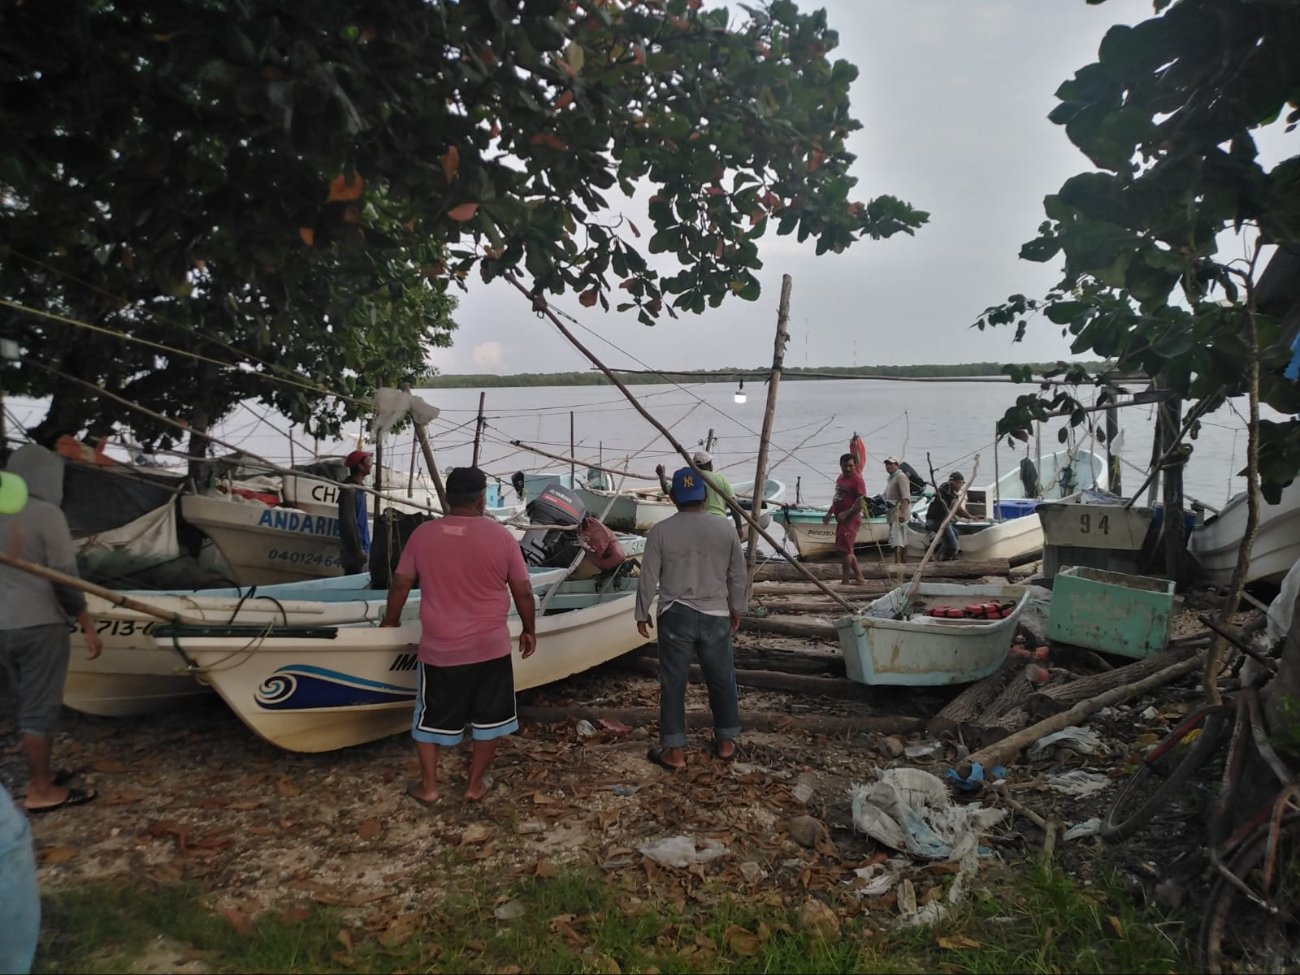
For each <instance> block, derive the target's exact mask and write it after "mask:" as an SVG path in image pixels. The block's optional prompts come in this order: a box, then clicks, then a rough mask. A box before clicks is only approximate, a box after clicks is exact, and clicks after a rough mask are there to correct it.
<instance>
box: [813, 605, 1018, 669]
mask: <svg viewBox="0 0 1300 975" xmlns="http://www.w3.org/2000/svg"><path fill="white" fill-rule="evenodd" d="M910 589H911V586H910V585H908V586H899V587H898V588H897V589H894V590H892V591H891V592H889V593H886V594H885V595H884V596H881V597H880V598H879V599H877V600H875V601H874V602H873V603H871V605H869V606H868V607H867V608H866V609H864V610H862V611H860V612H858V613H856V614H855V615H853V616H845V617H842V618H841V619H839V620H837V621H836V623H835V629H836V630H837V631H838V633H839V638H840V649H841V650H842V651H843V653H844V667H845V671H846V672H847V674H848V676H849V679H850V680H855V681H857V682H858V683H860V684H868V685H872V686H876V685H881V684H890V685H898V686H902V687H934V686H944V685H948V684H966V683H970V682H972V681H977V680H980V679H981V678H984V677H987V676H988V675H989V674H991V673H993V671H995V670H997V669H998V667H1000V666H1001V665H1002V661H1004V660H1005V659H1006V658H1007V654H1008V652H1009V651H1010V650H1011V641H1012V639H1013V638H1014V637H1015V635H1016V622H1017V620H1018V618H1019V616H1020V613H1021V611H1022V610H1023V609H1024V606H1025V602H1026V601H1027V600H1028V599H1029V590H1028V589H1027V588H1026V587H1025V586H1016V585H974V586H966V585H945V584H940V583H922V584H921V585H920V586H919V587H917V589H916V591H915V592H914V593H912V595H911V598H910V600H909V597H908V593H909V590H910ZM990 605H991V606H996V607H999V610H998V613H997V615H996V617H995V618H973V617H972V616H970V615H967V614H968V613H970V612H971V611H972V609H973V607H977V606H990ZM932 612H940V613H943V614H945V615H941V616H935V615H930V614H931V613H932ZM1003 613H1005V615H1003ZM947 614H951V615H947Z"/></svg>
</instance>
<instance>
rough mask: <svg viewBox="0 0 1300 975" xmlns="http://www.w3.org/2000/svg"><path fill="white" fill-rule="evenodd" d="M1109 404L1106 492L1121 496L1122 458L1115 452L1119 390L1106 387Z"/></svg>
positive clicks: (1107, 417) (1107, 409) (1107, 414)
mask: <svg viewBox="0 0 1300 975" xmlns="http://www.w3.org/2000/svg"><path fill="white" fill-rule="evenodd" d="M1106 396H1107V398H1108V399H1109V403H1108V404H1107V406H1106V490H1107V491H1109V492H1110V493H1111V494H1115V495H1121V494H1123V493H1124V489H1123V488H1122V487H1121V486H1120V485H1121V481H1122V477H1121V476H1120V456H1119V454H1117V453H1116V452H1115V438H1116V437H1118V436H1119V416H1118V413H1119V403H1118V400H1119V390H1118V389H1116V388H1115V387H1114V386H1107V387H1106Z"/></svg>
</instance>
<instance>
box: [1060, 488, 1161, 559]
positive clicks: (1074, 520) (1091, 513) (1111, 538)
mask: <svg viewBox="0 0 1300 975" xmlns="http://www.w3.org/2000/svg"><path fill="white" fill-rule="evenodd" d="M1156 515H1157V512H1156V510H1155V509H1152V508H1148V507H1147V506H1146V505H1139V504H1129V503H1128V499H1126V498H1121V497H1117V496H1116V495H1113V494H1108V493H1106V492H1104V491H1092V490H1089V491H1078V492H1076V493H1074V494H1071V495H1070V496H1069V497H1065V498H1062V499H1061V500H1059V501H1044V502H1042V503H1041V504H1039V505H1038V520H1039V522H1040V523H1041V524H1042V526H1043V574H1044V575H1045V576H1047V577H1048V578H1051V577H1052V576H1055V575H1056V573H1057V572H1059V571H1060V570H1061V569H1063V568H1066V567H1067V566H1071V565H1073V566H1083V567H1085V568H1093V569H1107V570H1109V571H1111V572H1126V573H1136V572H1138V571H1139V569H1141V568H1143V565H1142V563H1143V561H1144V553H1143V547H1144V546H1145V545H1146V543H1147V536H1148V534H1149V533H1150V531H1151V524H1152V522H1153V521H1154V520H1155V519H1156Z"/></svg>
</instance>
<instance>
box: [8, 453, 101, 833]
mask: <svg viewBox="0 0 1300 975" xmlns="http://www.w3.org/2000/svg"><path fill="white" fill-rule="evenodd" d="M5 471H6V474H16V475H18V476H19V477H21V478H22V479H23V480H24V481H25V482H26V484H27V492H28V499H27V503H26V505H25V506H24V507H23V508H22V510H21V511H19V512H17V513H15V514H0V550H3V551H4V552H5V553H6V554H8V555H13V556H17V557H18V558H21V559H24V560H26V561H28V562H33V563H35V564H37V565H42V566H45V567H46V568H49V569H57V570H58V571H60V572H63V573H64V574H66V575H72V576H75V575H76V574H77V555H76V550H75V549H74V548H73V544H72V533H71V532H70V531H69V530H68V520H67V519H66V518H65V517H64V516H63V511H62V509H61V508H60V507H59V505H60V503H61V502H62V500H63V461H61V460H59V458H58V457H56V456H55V455H54V454H52V453H50V451H48V450H46V449H45V448H44V447H39V446H37V445H36V444H27V445H26V446H23V447H20V448H18V450H16V451H14V454H13V456H12V457H10V458H9V463H8V464H7V465H6V467H5ZM0 591H3V592H4V598H3V599H0V665H2V666H4V667H5V669H6V670H7V671H8V673H9V681H10V684H11V685H12V686H13V687H14V689H15V690H17V692H18V700H19V713H18V725H19V731H20V732H21V733H22V748H23V757H24V758H26V760H27V771H28V779H27V799H26V802H25V803H24V806H25V808H26V810H27V812H29V813H37V812H47V811H49V810H52V809H59V808H62V807H64V806H77V805H81V804H82V803H86V802H89V801H90V800H91V799H94V798H95V793H94V792H93V791H91V790H88V789H79V788H76V787H75V786H74V787H70V786H68V785H67V783H66V780H65V777H64V776H65V775H66V773H65V774H64V775H60V774H58V773H56V772H55V771H54V769H53V766H52V764H51V761H50V757H51V740H52V738H53V736H54V730H55V725H56V723H57V720H58V716H59V708H60V707H61V706H62V704H63V680H64V677H65V676H66V675H67V672H68V656H69V653H70V652H71V646H70V640H69V634H68V620H69V619H75V620H76V621H77V623H78V624H79V625H80V626H81V629H82V630H83V631H84V632H85V638H86V649H87V651H88V653H89V655H90V659H91V660H94V659H95V658H96V657H98V656H99V652H100V649H101V644H100V640H99V634H98V633H96V632H95V626H94V622H93V621H92V620H91V618H90V614H89V613H88V612H87V611H86V597H85V596H83V595H82V594H81V592H80V591H79V590H77V589H72V588H70V587H67V586H60V585H56V584H55V583H53V582H51V581H50V580H48V579H46V578H43V577H42V576H37V575H33V574H32V573H30V572H24V571H23V570H22V569H16V568H13V567H12V566H8V565H0ZM56 779H58V781H56Z"/></svg>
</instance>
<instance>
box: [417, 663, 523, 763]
mask: <svg viewBox="0 0 1300 975" xmlns="http://www.w3.org/2000/svg"><path fill="white" fill-rule="evenodd" d="M466 725H469V727H470V734H471V737H473V739H474V740H475V741H491V740H492V739H494V738H502V737H504V736H506V735H510V734H514V733H515V732H516V731H518V730H519V718H518V716H517V715H516V714H515V672H514V666H513V665H512V664H511V663H510V657H509V655H507V656H504V657H496V658H494V659H492V660H485V661H483V662H481V663H476V664H462V665H460V666H458V667H436V666H434V665H433V664H426V663H421V664H420V670H419V683H418V686H417V688H416V694H415V715H414V717H413V718H412V720H411V737H412V738H414V739H415V740H416V741H418V742H423V743H425V744H427V745H459V744H460V743H461V741H462V740H463V739H464V737H465V726H466Z"/></svg>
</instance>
